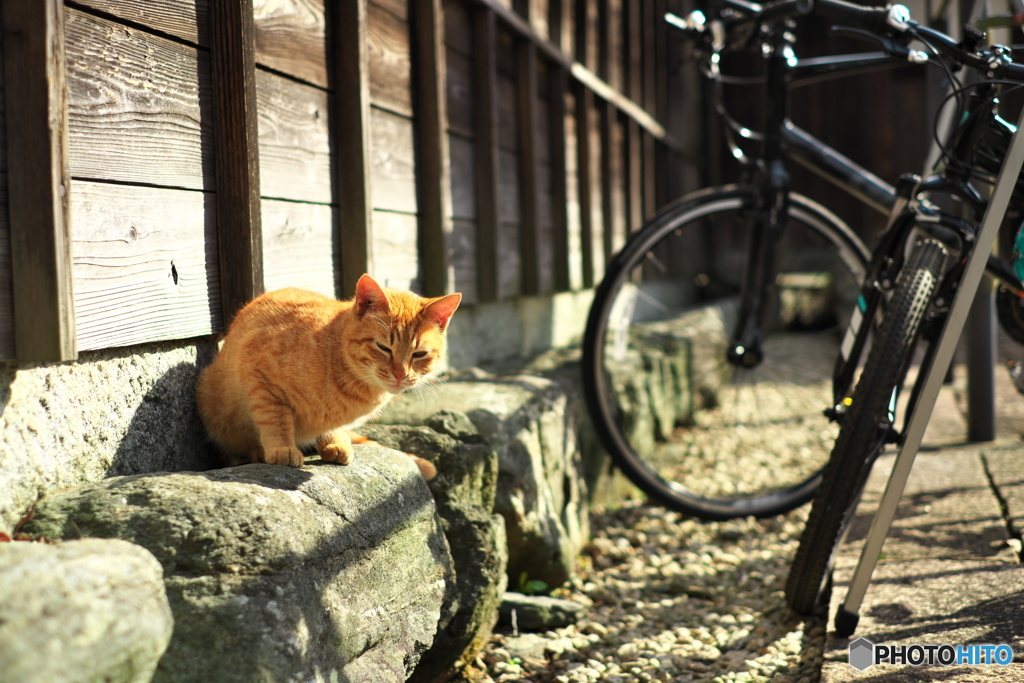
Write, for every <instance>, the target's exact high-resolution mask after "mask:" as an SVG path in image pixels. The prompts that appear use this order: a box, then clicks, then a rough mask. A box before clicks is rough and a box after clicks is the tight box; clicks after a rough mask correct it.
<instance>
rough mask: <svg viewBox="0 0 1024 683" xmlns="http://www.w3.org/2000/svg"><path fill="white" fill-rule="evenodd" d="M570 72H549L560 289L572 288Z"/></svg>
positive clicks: (555, 265) (555, 278) (555, 270)
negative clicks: (568, 183)
mask: <svg viewBox="0 0 1024 683" xmlns="http://www.w3.org/2000/svg"><path fill="white" fill-rule="evenodd" d="M555 1H556V2H557V0H555ZM567 87H568V75H567V74H566V73H565V71H563V70H562V69H560V68H559V67H557V66H554V67H551V68H550V70H549V72H548V115H547V121H548V140H549V145H548V149H549V150H550V153H549V162H548V163H549V165H550V169H551V170H550V183H551V185H550V187H551V252H552V254H551V261H552V263H551V268H552V286H553V287H554V289H555V290H556V291H566V290H568V289H571V288H572V284H571V279H570V270H571V267H570V265H569V214H568V211H569V195H568V190H567V188H566V173H567V169H566V165H567V164H566V162H567V156H568V154H569V147H568V145H567V144H566V115H567V113H568V112H567V109H566V89H567Z"/></svg>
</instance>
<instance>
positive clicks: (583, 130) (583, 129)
mask: <svg viewBox="0 0 1024 683" xmlns="http://www.w3.org/2000/svg"><path fill="white" fill-rule="evenodd" d="M589 4H590V3H589V2H588V0H576V59H577V60H578V61H580V62H582V63H583V64H584V65H587V61H588V60H587V55H588V52H589V50H590V33H591V31H590V19H589V16H588V8H589ZM588 66H592V65H588ZM575 101H576V172H577V196H578V199H579V205H580V244H581V245H582V249H583V259H582V260H583V286H584V287H593V286H594V284H595V282H594V279H595V278H594V270H595V269H594V205H593V200H594V194H593V190H594V188H593V185H592V183H591V177H592V176H591V169H590V164H591V158H592V154H591V149H590V144H591V119H590V112H591V110H592V109H593V108H594V93H593V91H592V90H591V89H590V88H588V87H586V86H585V85H583V83H580V82H579V81H577V82H576V93H575Z"/></svg>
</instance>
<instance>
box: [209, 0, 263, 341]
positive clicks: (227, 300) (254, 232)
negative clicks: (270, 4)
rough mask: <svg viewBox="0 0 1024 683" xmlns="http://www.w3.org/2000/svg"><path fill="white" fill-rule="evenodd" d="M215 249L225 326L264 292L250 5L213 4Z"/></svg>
mask: <svg viewBox="0 0 1024 683" xmlns="http://www.w3.org/2000/svg"><path fill="white" fill-rule="evenodd" d="M209 17H210V58H211V68H212V73H213V112H214V117H213V121H214V160H215V163H216V173H217V181H216V189H217V202H216V207H217V208H216V213H217V247H218V254H219V258H220V290H221V305H222V307H223V312H224V321H225V325H227V324H228V322H229V321H230V320H231V319H232V318H233V317H234V315H235V313H236V312H237V311H238V310H239V309H240V308H241V307H242V306H244V305H245V304H246V302H248V301H249V300H251V299H252V298H253V297H255V296H258V295H259V294H261V293H262V292H263V237H262V233H261V228H260V209H261V207H260V174H259V140H258V136H257V112H256V24H255V20H254V17H253V10H252V0H212V1H211V2H210V10H209Z"/></svg>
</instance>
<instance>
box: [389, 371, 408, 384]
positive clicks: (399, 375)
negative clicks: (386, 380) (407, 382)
mask: <svg viewBox="0 0 1024 683" xmlns="http://www.w3.org/2000/svg"><path fill="white" fill-rule="evenodd" d="M391 372H392V373H393V374H394V376H395V381H396V382H401V381H402V380H403V379H405V378H406V377H408V376H409V373H408V372H406V371H405V370H392V371H391Z"/></svg>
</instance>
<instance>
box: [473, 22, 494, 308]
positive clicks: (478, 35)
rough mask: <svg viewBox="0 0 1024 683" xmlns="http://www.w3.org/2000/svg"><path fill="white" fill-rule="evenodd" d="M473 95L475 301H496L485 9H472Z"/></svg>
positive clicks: (490, 33)
mask: <svg viewBox="0 0 1024 683" xmlns="http://www.w3.org/2000/svg"><path fill="white" fill-rule="evenodd" d="M472 21H473V93H474V96H475V97H474V100H475V102H476V111H475V122H474V125H475V134H476V146H475V151H476V168H475V175H476V201H477V211H476V216H477V234H476V261H477V270H476V274H477V298H478V300H479V301H497V300H498V298H499V296H500V291H499V289H500V288H499V282H498V260H499V251H498V230H499V222H498V221H499V209H498V197H499V195H498V190H499V180H498V172H499V164H500V161H499V158H498V148H499V142H498V126H499V114H498V98H499V95H498V58H497V43H496V40H497V38H496V36H497V22H496V20H495V18H494V13H493V12H491V11H490V10H488V9H487V8H485V7H474V8H472Z"/></svg>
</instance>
